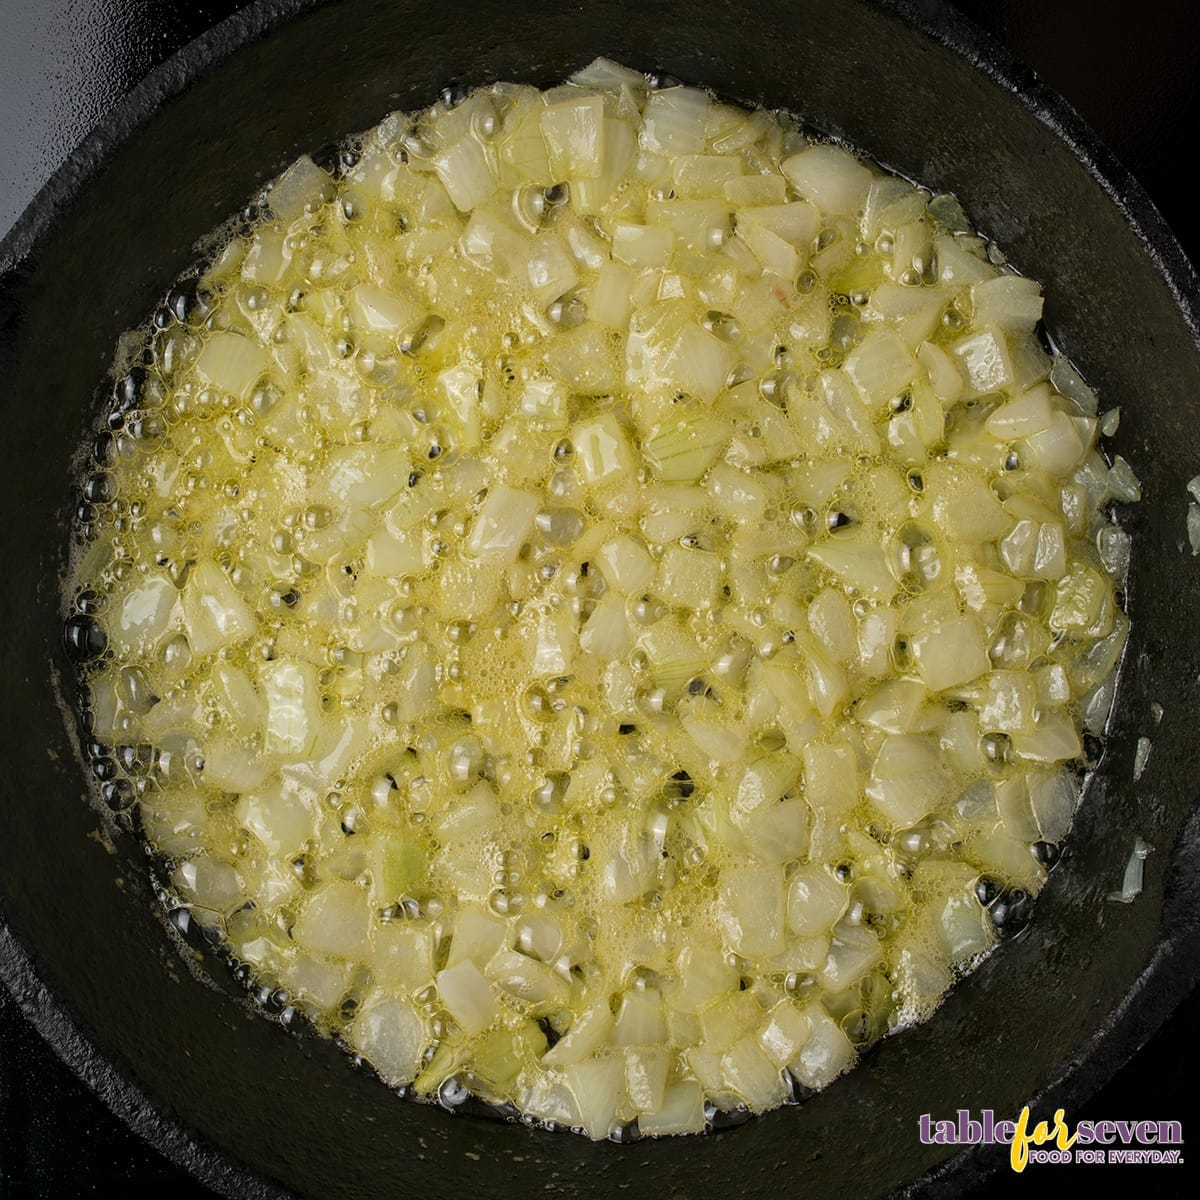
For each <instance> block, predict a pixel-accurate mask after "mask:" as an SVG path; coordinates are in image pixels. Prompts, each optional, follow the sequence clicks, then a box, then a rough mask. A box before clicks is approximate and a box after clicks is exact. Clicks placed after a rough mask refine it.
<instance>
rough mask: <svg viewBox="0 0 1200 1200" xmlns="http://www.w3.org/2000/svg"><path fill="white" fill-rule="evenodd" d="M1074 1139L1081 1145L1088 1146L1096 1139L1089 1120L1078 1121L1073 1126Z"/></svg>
mask: <svg viewBox="0 0 1200 1200" xmlns="http://www.w3.org/2000/svg"><path fill="white" fill-rule="evenodd" d="M1075 1140H1076V1141H1077V1142H1078V1143H1079V1144H1080V1145H1081V1146H1090V1145H1091V1144H1092V1143H1093V1142H1094V1141H1095V1140H1096V1135H1095V1134H1094V1133H1093V1131H1092V1123H1091V1121H1080V1122H1079V1124H1078V1125H1076V1126H1075Z"/></svg>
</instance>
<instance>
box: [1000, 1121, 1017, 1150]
mask: <svg viewBox="0 0 1200 1200" xmlns="http://www.w3.org/2000/svg"><path fill="white" fill-rule="evenodd" d="M1016 1132H1017V1123H1016V1121H1000V1122H999V1123H998V1124H997V1125H996V1141H997V1142H998V1143H999V1144H1000V1145H1001V1146H1011V1145H1012V1140H1013V1134H1014V1133H1016Z"/></svg>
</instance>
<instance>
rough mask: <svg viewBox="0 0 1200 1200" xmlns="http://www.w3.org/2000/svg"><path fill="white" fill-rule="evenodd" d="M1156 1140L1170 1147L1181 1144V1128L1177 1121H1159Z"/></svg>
mask: <svg viewBox="0 0 1200 1200" xmlns="http://www.w3.org/2000/svg"><path fill="white" fill-rule="evenodd" d="M1158 1140H1159V1141H1160V1142H1167V1143H1168V1144H1170V1145H1172V1146H1180V1145H1182V1144H1183V1126H1182V1125H1181V1124H1180V1123H1179V1122H1178V1121H1159V1123H1158Z"/></svg>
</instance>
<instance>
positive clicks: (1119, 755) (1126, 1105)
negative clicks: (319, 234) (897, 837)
mask: <svg viewBox="0 0 1200 1200" xmlns="http://www.w3.org/2000/svg"><path fill="white" fill-rule="evenodd" d="M1022 32H1023V33H1027V27H1022ZM1187 41H1188V39H1186V38H1180V39H1179V41H1178V43H1177V44H1179V45H1186V43H1187ZM626 57H627V58H629V60H630V61H635V60H634V59H633V57H632V56H630V55H626ZM637 61H639V65H647V66H650V65H654V64H652V63H648V62H647V63H645V64H641V63H640V60H637ZM660 61H663V60H662V59H661V58H660ZM668 65H670V64H669V63H668ZM679 73H683V72H682V71H680V72H679ZM1160 73H1161V72H1160ZM693 77H695V78H699V79H701V81H704V76H703V75H702V74H697V73H695V72H693ZM430 94H432V92H431V93H430ZM1172 111H1173V112H1175V113H1177V114H1185V115H1186V114H1187V113H1188V112H1189V106H1187V105H1186V104H1180V103H1178V98H1177V99H1176V102H1175V104H1174V105H1173V107H1172ZM850 132H851V136H854V134H853V131H850ZM859 140H860V141H864V142H865V141H867V138H866V137H865V136H862V135H859ZM964 198H967V197H966V195H965V192H964ZM968 207H969V208H971V203H970V200H968ZM972 211H978V206H977V205H976V206H975V208H974V209H972ZM213 215H214V216H217V215H219V214H213ZM983 223H984V227H985V228H987V229H989V231H992V232H998V230H997V227H996V226H994V225H993V226H991V227H989V226H988V225H987V222H986V221H985V222H983ZM1000 237H1001V240H1002V242H1003V241H1004V240H1005V239H1004V235H1003V234H1000ZM1017 261H1018V262H1020V258H1019V257H1018V259H1017ZM138 316H140V313H136V312H135V313H133V314H132V315H131V317H130V320H133V319H137V317H138ZM1069 348H1070V347H1069ZM1081 357H1083V356H1081ZM1085 361H1086V359H1085ZM1128 411H1129V410H1128V407H1127V409H1126V412H1127V413H1128ZM1128 445H1129V443H1128V442H1124V440H1123V439H1118V448H1120V449H1122V450H1124V451H1125V452H1127V453H1128V452H1129V450H1128ZM1132 457H1134V461H1135V465H1138V466H1139V467H1142V474H1143V477H1146V475H1147V472H1146V470H1145V468H1144V466H1143V463H1142V462H1141V461H1139V459H1138V458H1137V457H1136V456H1132ZM1197 467H1200V456H1198V461H1197ZM1187 477H1188V476H1186V475H1185V476H1184V478H1187ZM1164 483H1165V480H1164ZM1148 490H1149V489H1148ZM1167 491H1168V489H1167V488H1166V487H1165V486H1164V487H1156V488H1155V489H1154V492H1153V493H1152V495H1154V496H1157V495H1160V494H1163V493H1167ZM1174 494H1175V495H1179V494H1181V490H1179V491H1177V492H1176V493H1174ZM1175 507H1176V508H1177V509H1178V520H1177V524H1178V527H1179V528H1178V530H1177V531H1175V532H1176V533H1177V534H1178V535H1179V536H1181V533H1182V505H1181V504H1179V503H1176V505H1175ZM1175 540H1178V537H1176V538H1175ZM1170 565H1171V567H1172V568H1179V569H1184V568H1185V567H1186V565H1187V563H1186V561H1185V560H1183V559H1182V558H1177V559H1173V560H1172V561H1171V563H1170ZM1141 611H1142V609H1141V608H1140V607H1139V605H1138V597H1137V595H1136V594H1135V607H1134V619H1135V627H1136V623H1137V621H1138V615H1139V613H1140V612H1141ZM1183 677H1185V678H1194V671H1193V672H1192V673H1191V676H1190V677H1188V676H1183ZM1157 694H1158V693H1157V692H1147V693H1145V696H1146V702H1148V700H1149V699H1150V698H1154V695H1157ZM1127 698H1128V697H1127ZM1144 707H1145V702H1144V703H1143V710H1144ZM1182 715H1183V714H1182V713H1177V716H1179V717H1182ZM1142 717H1143V719H1144V712H1143V714H1142ZM1126 732H1128V731H1126ZM1133 736H1136V733H1134V734H1133ZM1130 757H1131V746H1129V745H1124V744H1123V742H1122V739H1121V737H1120V736H1118V738H1116V739H1114V741H1113V742H1112V743H1111V745H1110V755H1109V758H1110V761H1112V760H1113V759H1117V760H1118V761H1119V762H1120V764H1121V766H1120V769H1119V773H1118V772H1114V777H1119V778H1121V779H1123V780H1124V779H1127V778H1128V762H1129V759H1130ZM1126 790H1128V789H1126ZM1130 840H1131V839H1130ZM1151 840H1153V839H1151ZM1124 853H1127V850H1125V851H1123V852H1122V853H1121V854H1117V853H1115V852H1114V853H1113V854H1112V855H1110V856H1109V857H1110V858H1112V859H1113V860H1116V859H1117V858H1122V859H1123V854H1124ZM1150 865H1151V866H1153V863H1152V864H1150ZM1153 874H1154V872H1153V870H1151V871H1150V872H1148V875H1149V876H1151V877H1153ZM1145 900H1147V901H1152V900H1155V898H1154V897H1153V896H1152V895H1149V894H1148V895H1147V897H1145ZM1014 967H1015V964H1014ZM1193 1028H1194V1026H1193ZM1131 1048H1132V1046H1129V1047H1127V1049H1131ZM1113 1061H1114V1062H1115V1061H1119V1055H1118V1056H1116V1057H1115V1058H1114V1059H1113ZM1168 1094H1169V1093H1168ZM2 1095H3V1093H2V1092H0V1096H2ZM1162 1095H1163V1091H1162V1089H1161V1081H1160V1090H1159V1091H1158V1094H1157V1097H1156V1102H1155V1103H1153V1104H1150V1103H1144V1104H1141V1105H1140V1106H1139V1104H1138V1103H1137V1102H1135V1101H1134V1099H1133V1098H1132V1097H1129V1096H1125V1095H1122V1096H1121V1097H1120V1098H1119V1105H1118V1106H1117V1107H1114V1106H1113V1103H1109V1104H1108V1106H1107V1107H1102V1106H1101V1105H1100V1104H1099V1103H1097V1104H1096V1105H1093V1106H1092V1108H1093V1110H1094V1111H1093V1115H1095V1116H1097V1117H1114V1116H1117V1117H1119V1116H1132V1115H1145V1114H1146V1113H1148V1112H1153V1113H1155V1114H1157V1115H1165V1116H1176V1115H1178V1114H1176V1113H1163V1112H1162V1111H1161V1109H1162V1104H1161V1097H1162ZM957 1102H958V1099H957V1096H956V1095H951V1096H946V1097H943V1099H942V1100H940V1101H939V1102H938V1104H939V1106H940V1107H941V1108H948V1107H952V1106H953V1105H954V1104H955V1103H957ZM962 1102H963V1103H968V1100H967V1099H965V1098H964V1099H963V1101H962ZM1114 1102H1115V1101H1114ZM970 1103H972V1104H974V1105H975V1106H976V1107H978V1106H980V1105H984V1104H991V1103H993V1100H992V1099H990V1098H988V1097H987V1096H986V1095H981V1097H980V1098H979V1099H977V1100H972V1101H970ZM5 1107H6V1111H8V1112H11V1111H12V1103H11V1099H10V1102H9V1104H8V1105H7V1106H5ZM1069 1115H1070V1116H1071V1117H1072V1118H1073V1119H1074V1118H1076V1117H1077V1116H1079V1115H1085V1114H1084V1113H1083V1111H1082V1110H1080V1111H1079V1112H1078V1113H1077V1112H1076V1111H1075V1110H1069ZM894 1134H895V1136H896V1137H897V1138H898V1139H902V1140H903V1141H904V1142H905V1143H907V1142H908V1141H909V1140H915V1136H914V1135H913V1134H912V1133H910V1131H909V1129H908V1128H896V1129H895V1130H894ZM736 1136H737V1138H738V1140H739V1141H741V1140H743V1135H736ZM730 1148H731V1149H732V1148H733V1147H732V1144H731V1147H730ZM5 1149H7V1147H5V1146H4V1143H3V1142H0V1161H3V1160H4V1159H6V1158H7V1157H8V1155H7V1154H4V1153H3V1151H4V1150H5ZM639 1157H645V1156H643V1155H639ZM788 1157H789V1158H792V1161H793V1162H795V1161H796V1158H797V1157H799V1156H796V1157H793V1156H792V1155H789V1156H788ZM664 1169H665V1168H664ZM91 1179H92V1181H93V1182H94V1176H92V1177H91ZM643 1179H644V1177H643ZM74 1190H75V1189H74V1188H72V1187H69V1186H65V1187H64V1188H63V1189H62V1190H56V1191H53V1192H52V1191H49V1190H47V1191H42V1192H35V1193H34V1194H44V1195H50V1194H58V1195H62V1194H69V1193H70V1192H72V1191H74Z"/></svg>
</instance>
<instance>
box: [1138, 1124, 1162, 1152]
mask: <svg viewBox="0 0 1200 1200" xmlns="http://www.w3.org/2000/svg"><path fill="white" fill-rule="evenodd" d="M1135 1136H1136V1137H1137V1140H1138V1141H1139V1142H1141V1143H1142V1145H1143V1146H1153V1145H1154V1143H1155V1142H1157V1141H1158V1126H1157V1125H1155V1123H1154V1122H1153V1121H1139V1122H1138V1124H1137V1129H1136V1131H1135Z"/></svg>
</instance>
